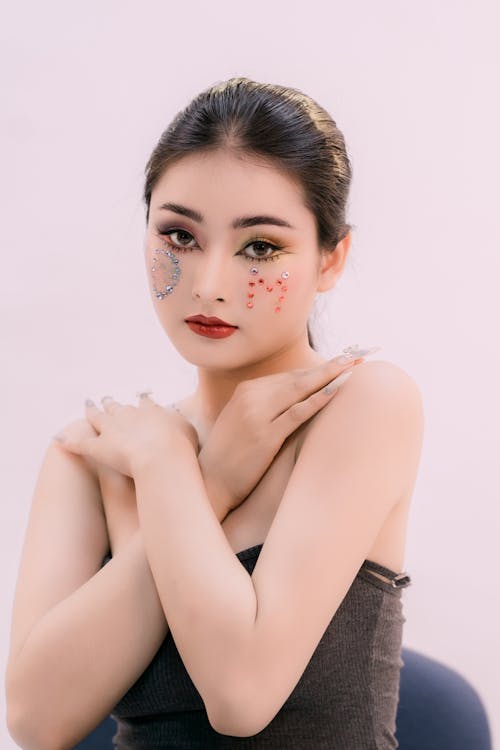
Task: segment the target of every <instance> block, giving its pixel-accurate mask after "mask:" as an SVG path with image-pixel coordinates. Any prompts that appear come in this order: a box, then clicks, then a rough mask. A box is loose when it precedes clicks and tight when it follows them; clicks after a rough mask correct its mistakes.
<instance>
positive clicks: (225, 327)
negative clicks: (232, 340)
mask: <svg viewBox="0 0 500 750" xmlns="http://www.w3.org/2000/svg"><path fill="white" fill-rule="evenodd" d="M186 323H187V324H188V326H189V327H190V328H191V330H192V331H194V333H197V334H199V335H201V336H207V337H208V338H212V339H223V338H226V337H227V336H231V334H232V333H234V332H235V331H236V330H237V328H238V326H233V325H231V323H227V322H226V321H225V320H221V319H220V318H215V317H208V318H207V317H206V316H205V315H191V316H190V317H189V318H186Z"/></svg>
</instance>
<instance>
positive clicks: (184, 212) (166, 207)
mask: <svg viewBox="0 0 500 750" xmlns="http://www.w3.org/2000/svg"><path fill="white" fill-rule="evenodd" d="M158 210H159V211H173V212H174V213H176V214H181V216H187V217H188V218H189V219H192V220H193V221H196V222H198V224H203V222H204V218H203V216H202V214H200V212H199V211H195V210H194V209H192V208H187V206H181V205H180V204H179V203H162V204H161V206H158ZM257 224H274V225H275V226H277V227H288V228H289V229H295V227H293V226H292V225H291V224H290V223H289V222H288V221H285V219H280V218H279V217H277V216H266V215H259V216H239V217H237V218H236V219H234V220H233V221H232V222H231V227H232V228H233V229H244V228H246V227H254V226H256V225H257Z"/></svg>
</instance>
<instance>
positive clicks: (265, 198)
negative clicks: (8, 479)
mask: <svg viewBox="0 0 500 750" xmlns="http://www.w3.org/2000/svg"><path fill="white" fill-rule="evenodd" d="M350 181H351V168H350V163H349V159H348V156H347V153H346V149H345V143H344V138H343V136H342V134H341V132H340V131H339V129H338V128H337V126H336V124H335V122H334V121H333V120H332V119H331V117H330V116H329V114H328V113H327V112H326V111H325V110H324V109H323V108H321V107H320V106H319V105H318V104H317V103H316V102H314V101H313V100H311V99H310V98H309V97H308V96H306V95H304V94H302V93H301V92H299V91H297V90H295V89H290V88H286V87H282V86H277V85H270V84H262V83H257V82H254V81H251V80H249V79H247V78H234V79H231V80H229V81H226V82H224V83H222V84H221V85H217V86H214V87H212V88H211V89H209V90H207V91H204V92H202V93H201V94H200V95H199V96H197V97H196V98H195V99H194V100H193V101H192V102H191V103H190V104H189V105H188V106H187V107H186V109H185V110H184V111H182V112H180V113H179V114H178V115H177V116H176V117H175V118H174V120H173V122H172V123H171V125H170V126H169V127H168V128H167V129H166V130H165V132H164V133H163V134H162V136H161V138H160V140H159V143H158V144H157V146H156V147H155V149H154V151H153V153H152V155H151V157H150V159H149V162H148V165H147V168H146V184H145V192H144V198H145V203H146V209H147V211H146V221H147V230H146V241H145V260H146V268H147V272H148V280H149V286H150V290H151V293H152V297H153V301H154V307H155V312H156V314H157V315H158V318H159V321H160V323H161V325H162V327H163V328H164V330H165V332H166V333H167V335H168V337H169V338H170V340H171V341H172V343H173V344H174V346H175V347H176V348H177V350H178V351H179V352H180V353H181V355H182V356H183V357H184V358H185V359H186V360H188V361H189V362H191V363H192V364H194V365H196V367H197V370H198V384H197V387H196V390H195V392H194V393H193V394H192V395H190V396H188V397H186V398H184V400H182V401H179V402H178V403H177V404H176V403H174V404H172V405H171V406H172V407H173V408H170V406H169V407H168V408H165V407H164V406H161V405H159V404H157V403H156V402H155V400H154V398H153V397H152V395H151V393H143V394H140V398H139V403H138V406H132V405H124V404H120V403H118V402H117V401H116V400H114V399H113V398H112V397H104V398H103V399H102V409H100V408H99V407H98V406H96V405H95V404H93V403H92V402H90V401H89V402H88V403H86V405H85V407H84V408H85V418H84V419H82V420H77V421H76V422H73V423H71V424H69V425H67V426H66V428H65V429H64V430H63V431H62V435H61V437H62V439H63V442H61V443H60V444H57V443H53V444H52V445H51V446H50V447H49V449H48V451H47V455H46V456H45V460H44V464H43V466H42V469H41V472H40V477H39V480H38V483H37V486H36V489H35V495H34V500H33V507H32V511H31V516H30V522H29V527H28V530H27V535H26V541H25V547H24V550H23V556H22V561H21V566H20V572H19V580H18V584H17V590H16V597H15V602H14V611H13V624H12V639H11V650H10V658H9V666H8V673H7V696H8V714H9V717H8V718H9V728H10V731H11V734H12V736H13V737H14V739H16V740H17V742H18V743H19V744H20V746H21V747H26V748H28V747H29V748H32V747H33V748H51V750H54V749H55V748H72V747H73V746H74V744H76V743H77V742H78V741H79V740H81V739H82V738H83V737H85V736H86V734H88V733H89V732H90V731H91V730H92V729H93V727H95V726H96V725H97V724H98V723H99V722H100V721H101V720H102V719H104V718H105V717H106V716H107V715H108V714H109V713H112V715H113V716H114V718H115V719H116V720H117V722H118V729H117V733H116V735H115V737H114V742H115V746H116V747H117V748H120V750H125V749H127V750H133V749H135V748H148V750H154V749H155V748H158V749H159V748H167V747H168V748H203V749H205V748H210V747H214V748H215V747H217V748H233V747H240V746H241V747H255V748H264V747H265V748H271V747H272V748H301V749H303V748H314V749H315V750H317V749H318V748H328V749H329V750H332V748H339V750H340V748H342V750H369V749H370V748H377V749H378V750H381V748H384V749H385V748H394V747H396V746H397V742H396V740H395V737H394V732H395V717H396V708H397V698H398V686H399V671H400V667H401V666H402V661H401V658H400V648H401V640H402V626H403V622H404V621H405V618H404V616H403V613H402V601H401V595H402V591H401V589H402V588H403V587H404V586H406V585H408V584H409V582H410V579H409V576H407V575H405V574H404V572H400V571H401V569H402V567H403V559H404V541H405V534H406V525H407V517H408V511H409V505H410V499H411V495H412V492H413V487H414V483H415V479H416V474H417V468H418V462H419V456H420V450H421V442H422V435H423V412H422V403H421V398H420V392H419V390H418V388H417V386H416V384H415V383H414V381H413V380H412V379H411V377H410V376H409V375H408V374H406V373H405V372H404V371H403V370H402V369H401V368H399V367H397V366H396V365H394V364H393V363H391V362H386V361H371V362H366V361H365V360H364V358H365V357H366V355H368V354H370V353H373V352H374V351H376V350H377V349H378V347H376V348H375V349H373V348H372V349H366V350H359V349H358V348H357V346H353V347H347V348H346V350H345V351H344V356H343V357H335V358H333V359H332V360H325V359H324V358H323V357H322V356H320V355H319V354H318V352H316V351H315V349H314V347H313V342H312V339H311V335H310V332H309V329H308V326H307V320H308V315H309V312H310V309H311V305H312V303H313V300H314V298H315V295H316V294H317V293H318V292H326V291H328V290H329V289H331V288H332V287H334V285H335V283H336V281H337V280H338V278H339V277H340V275H341V274H342V271H343V268H344V264H345V262H346V258H347V255H348V252H349V248H350V243H351V237H352V232H351V227H350V225H349V224H347V223H346V221H345V210H346V202H347V198H348V193H349V188H350ZM190 318H195V319H196V320H194V321H193V320H189V319H190ZM214 318H217V320H214ZM200 320H201V322H200ZM216 323H219V325H216ZM207 324H208V325H207ZM345 355H347V356H345ZM349 355H350V356H349ZM339 376H340V377H339ZM332 380H333V385H331V387H330V388H326V390H324V388H325V386H327V385H328V384H329V383H330V381H332ZM340 385H341V387H339V386H340ZM335 386H336V387H335ZM108 550H110V552H111V555H106V552H107V551H108ZM103 557H104V560H109V561H107V563H106V564H104V565H102V563H103V562H104V560H103ZM54 707H55V708H54Z"/></svg>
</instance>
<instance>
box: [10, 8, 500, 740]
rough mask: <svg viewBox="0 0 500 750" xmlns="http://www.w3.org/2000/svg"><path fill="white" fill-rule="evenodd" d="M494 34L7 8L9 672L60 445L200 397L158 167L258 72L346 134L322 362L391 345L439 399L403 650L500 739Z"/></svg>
mask: <svg viewBox="0 0 500 750" xmlns="http://www.w3.org/2000/svg"><path fill="white" fill-rule="evenodd" d="M75 6H76V7H75ZM499 15H500V14H499V11H498V5H497V4H496V3H495V2H493V1H492V2H489V3H487V2H484V1H481V0H479V1H476V2H475V3H474V4H472V3H468V2H463V1H461V2H457V0H446V1H444V0H441V1H440V2H438V3H436V2H434V0H421V1H420V2H419V3H409V2H401V1H400V0H391V1H389V0H378V2H376V3H373V2H369V1H367V2H359V1H358V2H352V1H351V2H349V3H332V2H331V1H330V2H326V0H325V2H307V3H305V4H302V3H300V4H299V3H290V4H286V3H282V2H274V3H273V2H268V1H267V0H266V2H262V0H252V2H251V3H246V4H244V5H241V4H240V5H238V4H236V5H235V3H234V2H230V1H229V0H227V1H226V2H219V3H213V2H211V3H203V4H202V3H201V2H200V3H195V4H193V3H180V4H177V3H176V4H174V3H167V2H141V3H139V2H136V3H133V2H123V1H118V0H116V1H114V2H96V1H95V0H94V2H89V1H88V0H86V2H85V3H83V2H81V3H77V4H75V3H67V2H62V1H61V2H48V1H47V0H46V1H45V2H43V3H38V2H31V3H26V2H20V3H11V4H9V6H8V10H7V9H6V8H4V13H3V16H4V21H3V24H2V26H3V28H2V31H1V32H0V42H1V43H0V51H1V57H2V59H1V60H0V70H1V71H2V77H3V81H2V95H1V100H0V101H1V130H2V132H1V142H2V147H3V152H4V153H3V158H2V164H3V167H2V173H1V176H2V195H1V205H2V208H3V221H2V237H3V250H2V273H1V274H0V279H1V281H0V283H1V285H2V295H1V311H2V315H1V335H2V359H3V364H2V367H1V368H0V373H1V377H2V384H3V388H2V392H3V409H2V413H3V418H2V420H1V425H2V453H1V455H2V459H3V467H2V485H3V492H2V498H3V501H2V503H1V513H2V518H1V519H0V521H1V522H0V528H1V529H2V540H1V544H0V550H1V553H0V554H1V555H2V561H1V564H2V571H3V573H2V579H1V585H2V591H1V597H2V608H1V609H2V612H3V616H2V619H1V640H0V642H1V653H0V658H1V662H2V664H1V666H2V673H3V671H4V667H5V660H6V656H7V647H8V638H9V630H8V628H9V622H10V608H11V604H12V595H13V590H14V585H15V580H16V575H17V566H18V562H19V557H20V553H21V544H22V540H23V537H24V531H25V524H26V522H27V518H28V513H29V509H30V503H31V496H32V492H33V487H34V483H35V480H36V477H37V474H38V470H39V467H40V463H41V460H42V456H43V453H44V451H45V448H46V446H47V444H48V442H49V440H50V438H51V435H52V434H53V433H55V432H56V431H57V430H58V429H59V428H61V427H62V426H63V425H64V424H66V423H67V422H68V421H69V420H71V419H74V418H76V417H79V416H83V399H84V397H85V396H91V397H94V398H95V397H98V398H99V397H100V396H102V395H103V394H105V393H112V394H113V395H114V396H115V397H116V398H118V399H119V400H123V401H125V402H127V401H128V402H131V403H133V402H135V401H134V399H135V392H136V390H138V389H139V388H144V387H148V386H149V387H151V388H152V389H153V392H154V395H155V397H156V399H157V400H159V401H161V402H164V403H167V402H169V401H171V400H173V399H174V398H177V397H181V396H182V395H184V394H187V393H188V392H189V391H190V389H191V388H192V387H193V385H194V376H195V371H194V368H193V367H192V366H191V365H190V364H188V363H186V362H184V361H183V360H182V359H181V358H180V356H179V355H178V354H177V352H176V351H175V350H174V349H173V347H172V346H171V345H170V342H169V341H168V339H167V338H166V335H165V334H164V332H163V330H162V329H161V328H160V326H159V324H158V322H157V320H156V318H155V316H154V312H153V308H152V303H151V301H150V298H149V293H148V290H147V284H146V277H145V268H144V264H143V255H142V239H143V230H144V212H143V208H142V205H141V190H142V179H143V169H144V165H145V163H146V160H147V158H148V156H149V153H150V151H151V149H152V148H153V146H154V144H155V142H156V139H157V138H158V137H159V135H160V133H161V131H162V130H163V129H164V127H166V125H167V124H168V122H169V121H170V119H171V118H172V117H173V115H174V114H175V113H176V112H177V111H178V110H179V109H180V108H182V107H183V106H184V105H185V104H187V103H188V101H189V100H190V99H191V98H192V97H193V96H194V95H195V94H197V93H198V92H199V91H200V90H201V89H203V88H205V87H207V86H209V85H211V84H212V83H214V82H216V81H220V80H224V79H226V78H228V77H230V76H233V75H246V76H249V77H251V78H255V79H257V80H263V81H269V82H275V83H282V84H287V85H291V86H296V87H298V88H300V89H303V90H304V91H305V92H307V93H309V94H310V95H312V96H313V97H314V98H315V99H317V100H318V101H319V102H320V103H321V104H323V105H324V106H325V107H326V108H327V109H328V110H329V111H330V113H331V114H332V115H333V117H334V119H336V121H337V123H338V125H339V126H340V128H341V129H342V130H343V132H344V134H345V137H346V140H347V144H348V148H349V152H350V154H351V158H352V162H353V169H354V180H353V188H352V193H351V201H350V210H349V216H348V219H349V220H350V221H351V222H352V223H354V224H355V225H356V229H355V233H354V241H353V245H352V249H351V256H350V259H349V262H348V266H347V268H346V271H345V274H344V276H343V279H342V282H341V283H340V285H339V286H338V287H337V289H336V290H335V292H332V293H330V294H329V295H320V301H319V304H318V305H317V307H316V314H315V316H313V327H314V328H313V330H315V331H316V338H319V340H320V344H321V349H320V350H321V351H322V353H323V354H324V355H325V356H333V355H334V354H335V353H337V352H338V351H340V349H341V348H342V347H343V346H346V345H348V344H352V343H356V342H357V343H359V344H360V345H369V346H371V345H379V346H381V347H382V351H381V352H380V353H379V354H378V355H377V356H378V357H379V358H382V359H388V360H391V361H393V362H395V363H397V364H398V365H399V366H401V367H403V368H404V369H405V370H406V371H407V372H409V373H410V374H411V376H412V377H413V378H414V379H415V380H416V382H417V383H418V384H419V386H420V388H421V391H422V395H423V399H424V402H425V412H426V432H425V440H424V448H423V453H422V459H421V466H420V471H419V476H418V481H417V484H416V487H415V492H414V499H413V509H412V514H411V519H410V528H409V533H408V543H407V554H406V566H405V567H406V570H407V571H408V572H409V573H410V574H411V576H412V579H413V586H411V587H410V588H409V589H407V590H406V591H405V594H404V598H405V615H406V618H407V622H406V624H405V634H404V644H405V645H406V646H408V647H411V648H415V649H418V650H420V651H422V652H423V653H425V654H427V655H429V656H432V657H435V658H437V659H439V660H441V661H443V662H445V663H446V664H448V665H449V666H450V667H452V668H454V669H456V670H458V671H459V672H460V673H462V674H463V675H464V676H465V677H466V678H468V679H469V680H470V681H471V682H472V683H473V685H474V686H475V687H476V688H477V690H478V691H479V693H480V695H481V696H482V698H483V700H484V701H485V703H486V706H487V710H488V712H489V716H490V721H491V725H492V731H493V735H494V737H497V738H498V737H499V736H500V688H499V687H498V667H499V666H500V664H499V645H500V644H499V637H498V632H499V626H498V618H499V615H500V611H499V610H500V607H499V596H498V590H499V587H500V573H499V569H498V564H497V562H498V557H497V555H496V554H494V549H495V548H496V549H498V539H499V516H500V512H499V500H500V497H499V492H498V465H499V441H498V423H499V416H500V415H499V398H498V390H497V389H498V383H499V380H500V367H499V355H498V349H497V348H496V345H497V343H498V335H497V328H498V320H499V312H500V309H499V307H500V306H499V302H498V279H499V270H500V264H499V259H498V258H499V251H500V247H499V241H498V240H499V230H498V220H499V209H498V204H499V197H498V192H499V191H498V178H499V166H500V165H499V149H498V133H499V132H500V127H499V126H500V123H499V116H498V115H499V111H498V78H499V75H498V74H499V53H498V38H497V37H498V28H499V24H498V21H499ZM5 16H7V17H6V18H5ZM493 321H495V322H496V325H495V326H494V324H493ZM61 565H64V560H61ZM1 701H2V705H1V709H2V715H3V716H4V714H5V701H4V694H3V692H2V695H1ZM495 714H496V716H495ZM3 723H4V722H2V724H3ZM2 731H3V736H2V737H1V738H0V739H1V746H2V748H5V749H6V750H8V749H9V748H13V747H14V743H13V742H12V740H11V739H10V737H9V736H8V735H7V731H6V729H4V728H3V727H2Z"/></svg>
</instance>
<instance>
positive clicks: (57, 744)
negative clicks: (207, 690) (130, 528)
mask: <svg viewBox="0 0 500 750" xmlns="http://www.w3.org/2000/svg"><path fill="white" fill-rule="evenodd" d="M167 632H168V625H167V623H166V620H165V616H164V612H163V608H162V606H161V602H160V600H159V598H158V593H157V590H156V586H155V583H154V579H153V577H152V575H151V570H150V568H149V564H148V561H147V557H146V555H145V551H144V545H143V541H142V537H141V533H140V531H137V532H136V533H135V534H134V535H133V537H132V538H131V539H130V541H129V543H128V544H127V545H126V546H125V547H123V548H121V549H120V550H119V552H117V554H116V556H115V557H113V558H112V559H111V560H110V561H109V562H108V563H107V564H106V565H105V566H104V567H103V568H101V569H100V570H99V571H98V572H97V573H96V574H95V575H94V576H92V578H90V579H89V580H88V581H86V583H85V584H84V585H83V586H81V587H80V588H78V589H77V590H76V591H74V592H73V593H72V594H71V595H70V596H68V597H67V598H66V599H64V600H63V601H61V602H59V603H58V604H57V605H56V606H55V607H53V609H51V610H50V611H49V612H48V613H47V614H46V615H45V616H44V617H43V618H42V619H41V620H40V622H39V623H38V625H37V626H36V627H35V628H34V629H33V631H32V633H31V634H30V636H29V637H28V639H27V640H26V643H25V644H24V646H23V648H22V649H21V651H20V653H19V654H18V656H17V657H16V661H15V664H14V665H13V667H12V669H11V671H10V676H9V688H8V689H9V701H10V702H11V704H12V705H13V706H16V709H15V710H14V711H13V713H14V714H15V715H16V716H17V719H16V721H15V726H14V734H13V737H14V739H15V740H16V741H17V742H19V744H20V745H21V746H22V747H23V748H25V749H26V750H38V748H46V747H50V748H54V749H56V748H57V749H58V750H60V749H61V748H68V749H70V748H73V747H74V745H75V744H76V743H77V742H78V741H80V740H81V739H82V738H83V737H85V736H86V735H87V734H88V733H89V732H90V731H92V729H93V728H94V727H95V726H97V724H99V723H100V722H101V721H102V720H103V719H104V718H105V717H106V716H107V715H108V714H109V713H110V711H111V710H112V708H113V707H114V706H115V705H116V703H118V701H119V700H120V698H121V697H122V696H123V695H124V693H125V692H126V690H127V689H128V688H129V687H130V686H131V685H132V684H133V683H134V682H135V681H136V680H137V678H138V677H139V676H140V674H142V672H143V671H144V669H145V668H146V666H147V665H148V664H149V663H150V662H151V660H152V658H153V656H154V654H155V653H156V651H157V650H158V648H159V646H160V644H161V642H162V640H163V639H164V638H165V636H166V634H167Z"/></svg>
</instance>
